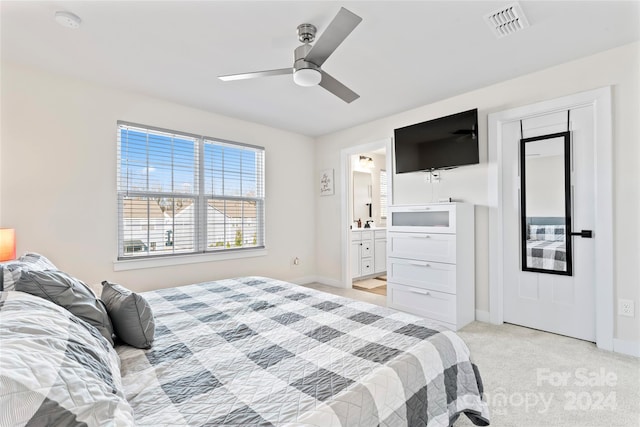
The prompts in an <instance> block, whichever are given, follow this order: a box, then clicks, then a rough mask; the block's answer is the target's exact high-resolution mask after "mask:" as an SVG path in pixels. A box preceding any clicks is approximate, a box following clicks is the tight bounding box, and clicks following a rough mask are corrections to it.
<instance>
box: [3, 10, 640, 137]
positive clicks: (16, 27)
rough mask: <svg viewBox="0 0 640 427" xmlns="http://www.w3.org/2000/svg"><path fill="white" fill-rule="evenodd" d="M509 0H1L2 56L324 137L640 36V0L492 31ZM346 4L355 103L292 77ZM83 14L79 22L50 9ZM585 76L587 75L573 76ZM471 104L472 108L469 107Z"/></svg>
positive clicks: (343, 54)
mask: <svg viewBox="0 0 640 427" xmlns="http://www.w3.org/2000/svg"><path fill="white" fill-rule="evenodd" d="M510 3H511V2H510V1H497V2H496V1H491V2H485V1H469V2H461V1H410V2H399V1H387V2H382V1H351V2H333V1H324V2H317V1H295V2H282V1H276V2H271V1H268V2H267V1H260V2H245V1H227V2H217V1H195V2H190V1H137V2H116V1H99V2H89V1H87V2H70V1H54V2H11V1H1V2H0V12H1V21H0V24H1V29H0V36H1V51H0V52H1V59H2V61H12V62H18V63H26V64H31V65H34V66H37V67H40V68H44V69H46V70H50V71H53V72H57V73H61V74H66V75H70V76H73V77H77V78H81V79H84V80H90V81H95V82H98V83H101V84H106V85H109V86H112V87H116V88H121V89H126V90H132V91H136V92H140V93H145V94H148V95H152V96H155V97H159V98H163V99H166V100H170V101H173V102H177V103H180V104H184V105H188V106H193V107H196V108H201V109H204V110H208V111H212V112H215V113H220V114H224V115H227V116H232V117H238V118H241V119H245V120H249V121H252V122H257V123H263V124H265V125H269V126H273V127H277V128H282V129H286V130H290V131H293V132H297V133H300V134H305V135H309V136H318V135H323V134H327V133H331V132H334V131H337V130H340V129H344V128H348V127H351V126H354V125H357V124H360V123H365V122H367V121H370V120H373V119H376V118H379V117H384V116H388V115H391V114H394V113H398V112H401V111H405V110H408V109H411V108H414V107H417V106H420V105H425V104H429V103H432V102H434V101H437V100H440V99H444V98H448V97H451V96H453V95H456V94H460V93H464V92H468V91H470V90H473V89H476V88H480V87H483V86H487V85H490V84H493V83H496V82H500V81H504V80H507V79H511V78H514V77H517V76H520V75H523V74H527V73H531V72H533V71H536V70H540V69H543V68H547V67H550V66H553V65H555V64H560V63H563V62H567V61H570V60H572V59H576V58H580V57H583V56H587V55H590V54H593V53H596V52H599V51H603V50H606V49H609V48H612V47H615V46H619V45H622V44H626V43H629V42H632V41H634V40H638V39H640V25H639V22H640V21H639V14H640V2H638V1H599V2H584V1H566V2H565V1H546V2H543V1H521V2H520V4H521V6H522V8H523V10H524V13H525V14H526V16H527V18H528V19H529V22H530V24H531V26H530V27H529V28H526V29H525V30H523V31H521V32H518V33H516V34H513V35H511V36H508V37H505V38H502V39H497V38H496V37H495V36H494V35H493V34H492V32H491V31H490V29H489V27H488V26H487V24H486V23H485V22H484V19H483V16H484V15H485V14H487V13H489V12H492V11H494V10H495V9H498V8H501V7H503V6H506V5H508V4H510ZM341 6H344V7H346V8H347V9H349V10H351V11H352V12H354V13H356V14H357V15H359V16H361V17H362V18H363V21H362V23H361V24H360V25H359V26H358V27H357V28H356V29H355V30H354V31H353V33H352V34H351V35H350V36H349V37H348V38H347V39H346V40H345V42H344V43H343V44H342V45H341V46H340V47H339V48H338V50H337V51H336V52H335V53H334V54H333V55H332V56H331V57H330V58H329V59H328V60H327V62H325V64H324V65H323V69H324V70H325V71H327V72H328V73H330V74H331V75H332V76H334V77H335V78H337V79H338V80H340V81H341V82H343V83H344V84H346V85H347V86H349V87H350V88H351V89H353V90H354V91H356V92H357V93H358V94H359V95H360V96H361V97H360V99H358V100H356V101H354V102H353V103H352V104H346V103H344V102H343V101H341V100H340V99H338V98H336V97H335V96H333V95H331V94H330V93H328V92H326V91H325V90H323V89H322V88H320V87H311V88H303V87H298V86H296V85H295V84H294V83H293V81H292V79H291V77H290V76H277V77H268V78H263V79H256V80H244V81H233V82H222V81H220V80H218V79H217V78H216V76H217V75H221V74H231V73H240V72H247V71H257V70H269V69H274V68H285V67H289V66H291V65H292V63H293V50H294V48H295V47H296V46H298V45H299V44H300V43H299V42H298V40H297V36H296V27H297V26H298V24H301V23H303V22H309V23H312V24H314V25H316V26H317V27H318V32H319V34H320V35H321V34H322V31H323V30H324V28H325V27H326V26H327V25H328V23H329V22H330V21H331V20H332V19H333V17H334V16H335V14H336V13H337V12H338V10H339V8H340V7H341ZM59 10H66V11H69V12H73V13H75V14H76V15H78V16H80V17H81V18H82V26H81V27H80V29H78V30H70V29H67V28H64V27H62V26H60V25H58V24H57V23H56V22H55V20H54V18H53V17H54V13H55V12H56V11H59ZM576 77H579V76H576ZM469 107H470V108H472V107H473V106H469Z"/></svg>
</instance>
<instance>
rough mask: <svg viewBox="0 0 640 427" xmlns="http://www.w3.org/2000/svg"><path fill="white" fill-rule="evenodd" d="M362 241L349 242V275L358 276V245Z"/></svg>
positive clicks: (359, 263) (359, 274) (359, 273)
mask: <svg viewBox="0 0 640 427" xmlns="http://www.w3.org/2000/svg"><path fill="white" fill-rule="evenodd" d="M361 244H362V242H351V277H352V278H353V277H360V276H362V273H361V272H360V265H361V262H360V248H361V247H362V246H360V245H361Z"/></svg>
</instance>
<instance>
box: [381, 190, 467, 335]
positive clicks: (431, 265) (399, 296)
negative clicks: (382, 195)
mask: <svg viewBox="0 0 640 427" xmlns="http://www.w3.org/2000/svg"><path fill="white" fill-rule="evenodd" d="M474 221H475V220H474V206H473V205H471V204H468V203H437V204H428V205H396V206H390V207H389V219H388V223H387V227H388V233H387V253H388V255H389V256H388V258H387V304H388V306H389V307H393V308H396V309H398V310H402V311H406V312H409V313H413V314H417V315H420V316H423V317H426V318H429V319H431V320H434V321H436V322H437V323H440V324H442V325H444V326H446V327H448V328H450V329H453V330H458V329H460V328H462V327H463V326H464V325H466V324H467V323H469V322H472V321H473V320H474V319H475V255H474V252H475V250H474V237H475V222H474Z"/></svg>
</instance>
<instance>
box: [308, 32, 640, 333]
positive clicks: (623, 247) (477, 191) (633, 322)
mask: <svg viewBox="0 0 640 427" xmlns="http://www.w3.org/2000/svg"><path fill="white" fill-rule="evenodd" d="M639 76H640V44H639V43H637V42H636V43H632V44H629V45H626V46H622V47H619V48H616V49H612V50H609V51H605V52H602V53H599V54H596V55H593V56H589V57H586V58H583V59H580V60H577V61H572V62H569V63H566V64H562V65H559V66H556V67H552V68H549V69H546V70H543V71H539V72H536V73H533V74H529V75H526V76H523V77H519V78H516V79H513V80H509V81H505V82H502V83H499V84H496V85H492V86H488V87H485V88H482V89H479V90H475V91H472V92H468V93H464V94H461V95H458V96H455V97H453V98H449V99H446V100H443V101H439V102H436V103H433V104H429V105H426V106H423V107H420V108H416V109H413V110H410V111H406V112H404V113H400V114H396V115H393V116H390V117H386V118H383V119H379V120H376V121H373V122H370V123H366V124H363V125H360V126H357V127H353V128H350V129H346V130H343V131H340V132H336V133H333V134H330V135H326V136H323V137H321V138H318V140H317V144H316V169H317V170H320V169H324V168H335V169H336V170H339V168H340V151H341V150H342V149H343V148H345V147H351V146H355V145H360V144H365V143H369V142H372V141H377V140H380V139H383V138H389V137H392V136H393V129H394V128H397V127H402V126H407V125H410V124H413V123H418V122H422V121H425V120H430V119H434V118H437V117H441V116H445V115H448V114H452V113H456V112H459V111H465V110H469V109H472V108H478V120H479V123H478V125H479V144H480V164H479V165H473V166H465V167H461V168H458V169H454V170H450V171H445V172H444V173H443V174H442V182H441V183H440V184H434V185H433V186H432V185H431V184H427V183H425V182H424V177H423V174H420V173H415V174H402V175H394V177H393V178H394V188H393V191H394V201H395V203H422V202H429V201H432V200H437V199H438V198H440V197H453V198H454V199H456V200H463V201H466V202H470V203H473V204H475V205H476V236H475V237H476V243H475V245H476V308H477V309H479V310H485V311H488V310H489V273H488V270H489V260H488V253H489V243H488V233H489V224H488V212H489V210H488V209H489V206H488V188H487V178H488V175H487V170H488V166H489V165H488V164H487V147H488V145H487V144H488V141H487V115H488V114H489V113H493V112H497V111H502V110H505V109H509V108H514V107H518V106H522V105H527V104H531V103H534V102H539V101H544V100H548V99H553V98H557V97H561V96H565V95H569V94H572V93H577V92H581V91H585V90H589V89H594V88H597V87H602V86H608V85H612V86H613V124H614V136H613V137H614V143H613V145H614V171H615V172H614V173H615V175H614V186H615V188H614V218H615V224H614V230H615V236H614V244H615V257H616V259H615V269H616V283H615V290H616V295H615V297H616V298H628V299H632V300H634V301H635V302H636V306H640V304H639V298H638V297H639V296H640V286H638V284H639V283H640V268H639V264H640V263H638V259H640V249H639V244H638V242H639V241H640V220H639V218H640V211H639V209H638V200H639V199H640V190H639V187H640V172H639V171H640V168H639V167H638V165H639V164H640V150H639V149H638V146H639V145H640V144H638V141H639V140H640V120H638V118H639V117H640V95H639V94H640V87H639V86H640V84H639V83H640V81H639V80H640V79H639ZM430 85H437V82H425V88H424V89H423V90H429V89H428V88H429V86H430ZM364 100H365V96H363V97H362V98H361V99H360V100H358V101H356V102H364ZM494 143H495V142H494ZM341 191H342V182H340V176H337V177H336V193H337V196H336V197H323V198H317V199H316V206H317V212H316V215H317V222H318V231H317V233H316V251H317V256H316V263H317V274H318V276H320V277H325V278H326V279H327V282H332V281H340V278H341V277H342V274H341V253H342V250H343V248H341V247H340V246H341V239H340V226H341V225H340V200H341V198H340V197H339V193H340V192H341ZM639 318H640V316H638V314H636V317H635V318H623V317H617V318H616V333H615V334H616V335H615V336H616V337H617V338H620V339H623V340H631V341H640V322H639V321H638V319H639Z"/></svg>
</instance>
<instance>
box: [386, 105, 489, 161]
mask: <svg viewBox="0 0 640 427" xmlns="http://www.w3.org/2000/svg"><path fill="white" fill-rule="evenodd" d="M394 146H395V160H396V173H405V172H417V171H429V170H435V169H450V168H454V167H458V166H463V165H473V164H477V163H480V159H479V154H478V109H473V110H469V111H464V112H462V113H457V114H452V115H450V116H446V117H440V118H438V119H434V120H429V121H426V122H422V123H417V124H414V125H411V126H406V127H403V128H399V129H395V130H394Z"/></svg>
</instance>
